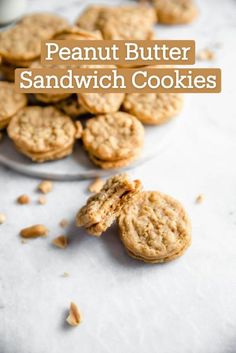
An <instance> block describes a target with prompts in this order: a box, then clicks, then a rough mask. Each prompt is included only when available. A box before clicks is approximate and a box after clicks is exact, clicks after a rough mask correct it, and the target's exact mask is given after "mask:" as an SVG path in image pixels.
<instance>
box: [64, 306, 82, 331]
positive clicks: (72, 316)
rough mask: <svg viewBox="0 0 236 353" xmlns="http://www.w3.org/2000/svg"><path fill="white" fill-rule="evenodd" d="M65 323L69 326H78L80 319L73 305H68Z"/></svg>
mask: <svg viewBox="0 0 236 353" xmlns="http://www.w3.org/2000/svg"><path fill="white" fill-rule="evenodd" d="M66 321H67V323H68V324H69V325H71V326H78V325H79V324H80V323H81V321H82V319H81V314H80V312H79V309H78V307H77V305H76V304H75V303H71V304H70V310H69V315H68V317H67V319H66Z"/></svg>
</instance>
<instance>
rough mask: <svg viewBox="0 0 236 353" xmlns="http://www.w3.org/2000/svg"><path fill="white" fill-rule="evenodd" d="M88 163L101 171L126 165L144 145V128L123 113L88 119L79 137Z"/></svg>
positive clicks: (136, 120) (133, 118)
mask: <svg viewBox="0 0 236 353" xmlns="http://www.w3.org/2000/svg"><path fill="white" fill-rule="evenodd" d="M82 139H83V143H84V147H85V149H86V150H87V151H88V153H89V156H90V158H91V160H92V161H93V162H94V163H95V164H96V165H98V166H99V167H101V168H103V169H109V168H118V167H122V166H126V165H128V164H129V163H131V162H132V161H133V160H134V159H136V158H137V157H138V155H139V153H140V151H141V148H142V146H143V142H144V128H143V126H142V124H141V123H140V122H139V121H138V119H136V118H135V117H134V116H132V115H129V114H127V113H123V112H116V113H113V114H106V115H100V116H97V117H95V118H92V119H89V120H88V122H87V125H86V128H85V129H84V131H83V135H82Z"/></svg>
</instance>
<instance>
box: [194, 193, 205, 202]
mask: <svg viewBox="0 0 236 353" xmlns="http://www.w3.org/2000/svg"><path fill="white" fill-rule="evenodd" d="M203 201H204V196H203V195H202V194H200V195H198V196H197V197H196V200H195V202H196V203H202V202H203Z"/></svg>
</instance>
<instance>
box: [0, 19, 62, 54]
mask: <svg viewBox="0 0 236 353" xmlns="http://www.w3.org/2000/svg"><path fill="white" fill-rule="evenodd" d="M67 26H68V23H67V21H66V20H65V19H64V18H61V17H59V16H57V15H53V14H46V13H37V14H31V15H27V16H25V17H24V18H23V19H22V20H21V22H19V23H18V24H17V25H16V26H14V27H12V28H10V29H8V30H6V31H3V32H0V55H2V57H3V58H5V59H6V60H7V59H8V60H13V61H14V60H16V61H17V60H21V61H31V60H34V59H35V58H37V57H39V56H40V52H41V40H43V39H45V40H46V39H51V38H52V37H53V36H55V34H57V33H60V32H61V31H63V30H64V29H65V28H66V27H67Z"/></svg>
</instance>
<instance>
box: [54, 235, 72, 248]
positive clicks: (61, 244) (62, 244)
mask: <svg viewBox="0 0 236 353" xmlns="http://www.w3.org/2000/svg"><path fill="white" fill-rule="evenodd" d="M52 243H53V245H55V246H57V247H58V248H60V249H65V248H66V247H67V245H68V241H67V237H65V236H64V235H60V236H59V237H57V238H55V239H53V241H52Z"/></svg>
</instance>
